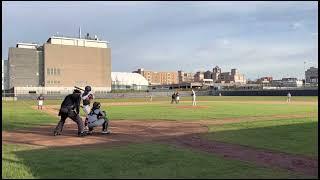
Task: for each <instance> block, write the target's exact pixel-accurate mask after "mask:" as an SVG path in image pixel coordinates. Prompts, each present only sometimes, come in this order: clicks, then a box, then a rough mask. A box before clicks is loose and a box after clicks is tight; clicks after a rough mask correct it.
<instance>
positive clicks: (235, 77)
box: [230, 69, 246, 84]
mask: <svg viewBox="0 0 320 180" xmlns="http://www.w3.org/2000/svg"><path fill="white" fill-rule="evenodd" d="M230 82H233V83H240V84H246V79H245V77H244V75H243V74H240V73H239V71H238V70H237V69H231V77H230Z"/></svg>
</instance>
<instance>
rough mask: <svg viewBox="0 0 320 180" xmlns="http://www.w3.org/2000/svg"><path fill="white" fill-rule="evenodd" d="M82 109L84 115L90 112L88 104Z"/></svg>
mask: <svg viewBox="0 0 320 180" xmlns="http://www.w3.org/2000/svg"><path fill="white" fill-rule="evenodd" d="M82 109H83V111H84V113H86V117H88V114H89V113H90V110H91V107H90V106H89V105H85V106H83V108H82Z"/></svg>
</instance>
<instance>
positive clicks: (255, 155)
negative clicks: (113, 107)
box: [2, 106, 318, 176]
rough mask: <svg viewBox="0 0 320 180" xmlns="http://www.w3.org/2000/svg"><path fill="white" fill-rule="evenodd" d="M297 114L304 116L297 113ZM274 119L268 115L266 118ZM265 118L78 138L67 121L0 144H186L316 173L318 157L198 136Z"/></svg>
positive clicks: (13, 134) (161, 124)
mask: <svg viewBox="0 0 320 180" xmlns="http://www.w3.org/2000/svg"><path fill="white" fill-rule="evenodd" d="M43 111H45V112H47V113H49V114H52V115H57V111H58V110H57V107H55V106H46V107H45V108H44V109H43ZM298 116H299V117H305V116H303V115H301V116H300V115H298ZM290 117H293V115H292V116H289V115H279V116H278V118H281V119H282V118H290ZM295 117H297V115H295ZM267 118H269V119H273V117H272V118H270V116H268V117H265V119H267ZM257 119H258V120H265V119H264V118H261V117H260V118H259V117H242V118H238V119H237V118H229V119H227V118H226V119H219V120H203V121H190V122H185V121H184V122H183V121H163V120H152V121H141V120H119V121H111V122H110V130H111V131H112V133H111V134H109V135H102V134H100V131H101V129H100V128H96V132H95V134H94V135H91V136H86V137H82V138H80V137H77V136H76V132H77V127H76V124H75V123H73V122H72V121H71V120H69V119H68V120H67V121H66V124H65V127H64V130H63V134H62V135H61V136H55V137H54V136H53V129H54V126H40V127H37V128H32V129H24V130H17V131H2V143H3V144H5V143H15V144H28V145H36V146H40V147H65V146H99V147H101V146H102V145H103V146H113V145H123V144H128V143H139V142H161V143H166V144H167V143H169V144H173V145H175V146H180V147H187V148H191V149H196V150H200V151H205V152H209V153H214V154H217V155H220V156H222V157H224V158H229V159H237V160H241V161H246V162H253V163H256V164H257V165H261V166H268V167H278V168H283V169H287V170H291V171H295V172H300V173H304V174H306V175H312V176H317V175H318V160H317V159H312V158H309V157H305V156H302V155H292V154H286V153H282V152H276V151H270V150H264V149H257V148H253V147H246V146H241V145H235V144H230V143H225V142H217V141H209V140H206V139H202V138H199V136H201V134H204V133H207V132H208V127H207V125H208V124H223V123H233V122H241V121H248V120H249V121H250V120H251V121H256V120H257Z"/></svg>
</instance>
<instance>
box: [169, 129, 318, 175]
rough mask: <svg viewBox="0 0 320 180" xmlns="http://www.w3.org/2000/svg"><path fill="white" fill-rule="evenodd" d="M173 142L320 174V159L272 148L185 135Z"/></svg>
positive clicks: (265, 163) (297, 170)
mask: <svg viewBox="0 0 320 180" xmlns="http://www.w3.org/2000/svg"><path fill="white" fill-rule="evenodd" d="M171 143H173V144H175V145H176V146H178V147H186V148H191V149H195V150H200V151H205V152H208V153H214V154H216V155H219V156H222V157H224V158H227V159H237V160H240V161H246V162H251V163H252V162H253V163H255V164H258V165H261V166H267V167H278V168H283V169H287V170H290V171H295V172H300V173H303V174H306V175H312V176H318V159H314V158H310V157H306V156H302V155H301V156H300V155H299V156H297V155H293V154H287V153H282V152H276V151H272V150H265V149H257V148H252V147H248V146H242V145H236V144H230V143H224V142H218V141H211V140H210V141H209V140H206V139H202V138H200V137H199V136H195V135H193V136H190V135H187V136H183V137H179V138H176V139H172V140H171Z"/></svg>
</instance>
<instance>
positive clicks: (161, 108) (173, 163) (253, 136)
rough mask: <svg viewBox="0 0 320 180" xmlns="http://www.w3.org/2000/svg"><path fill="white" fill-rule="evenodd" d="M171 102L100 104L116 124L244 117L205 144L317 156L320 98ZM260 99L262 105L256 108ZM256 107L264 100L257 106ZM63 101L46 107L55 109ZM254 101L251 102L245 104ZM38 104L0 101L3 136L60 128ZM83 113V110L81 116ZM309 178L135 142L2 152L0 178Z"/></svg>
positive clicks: (215, 130) (214, 129) (218, 128)
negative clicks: (6, 132)
mask: <svg viewBox="0 0 320 180" xmlns="http://www.w3.org/2000/svg"><path fill="white" fill-rule="evenodd" d="M170 100H171V99H170V97H168V98H154V99H153V102H151V103H147V104H136V105H122V106H116V105H111V104H108V103H109V102H110V103H111V102H146V98H134V99H104V100H97V101H100V102H102V103H103V109H105V110H107V112H108V116H109V118H110V121H111V123H112V121H113V120H122V119H141V120H150V121H152V120H153V119H157V120H159V119H163V120H179V121H197V120H203V119H207V120H212V121H214V120H217V119H222V118H230V117H241V118H242V119H243V122H241V123H232V124H224V125H214V126H213V125H211V126H209V133H208V134H203V136H204V138H208V139H211V140H217V141H223V142H228V143H234V144H242V145H246V146H250V147H255V148H264V149H270V150H275V151H280V152H286V153H291V154H302V155H307V156H311V157H318V149H317V145H318V144H317V141H318V139H317V138H318V137H317V134H318V129H317V125H318V115H317V114H318V104H317V103H316V102H317V101H318V97H293V98H292V101H293V102H308V103H304V104H302V103H291V104H287V103H283V102H285V101H286V97H275V96H273V97H231V96H228V97H224V96H222V97H217V96H215V97H198V105H199V106H207V108H204V109H180V108H177V107H181V106H187V105H188V106H189V105H191V102H185V101H190V100H191V98H189V97H182V101H181V104H178V105H176V104H170ZM258 101H259V102H258ZM260 101H266V102H267V103H262V102H260ZM61 102H62V100H47V101H45V105H48V104H50V105H57V106H60V103H61ZM250 102H252V103H250ZM35 105H36V101H35V100H18V101H3V102H2V130H9V131H10V130H15V129H23V128H29V127H34V126H39V125H41V124H54V125H55V124H57V122H58V120H59V119H58V117H55V116H53V115H49V114H47V113H46V112H43V111H40V110H35V109H32V108H31V106H35ZM81 111H82V110H81ZM272 115H308V116H311V117H309V118H292V119H276V120H272ZM249 116H250V117H252V116H256V117H257V118H258V117H259V116H264V117H266V116H267V117H268V116H270V118H269V121H266V120H265V121H259V122H257V121H256V122H246V120H245V118H246V117H249ZM129 177H130V178H308V177H304V176H301V175H297V174H293V173H292V172H287V171H283V170H279V169H270V168H261V167H257V166H255V165H254V164H248V163H244V162H240V161H233V160H227V159H223V158H220V157H217V156H215V155H213V154H207V153H203V152H198V151H190V150H185V149H180V148H179V149H177V148H175V147H172V146H169V145H159V144H132V145H129V146H123V147H114V148H106V147H100V148H98V147H95V148H83V147H68V148H48V149H37V148H35V147H30V146H22V145H8V144H3V147H2V178H129Z"/></svg>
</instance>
